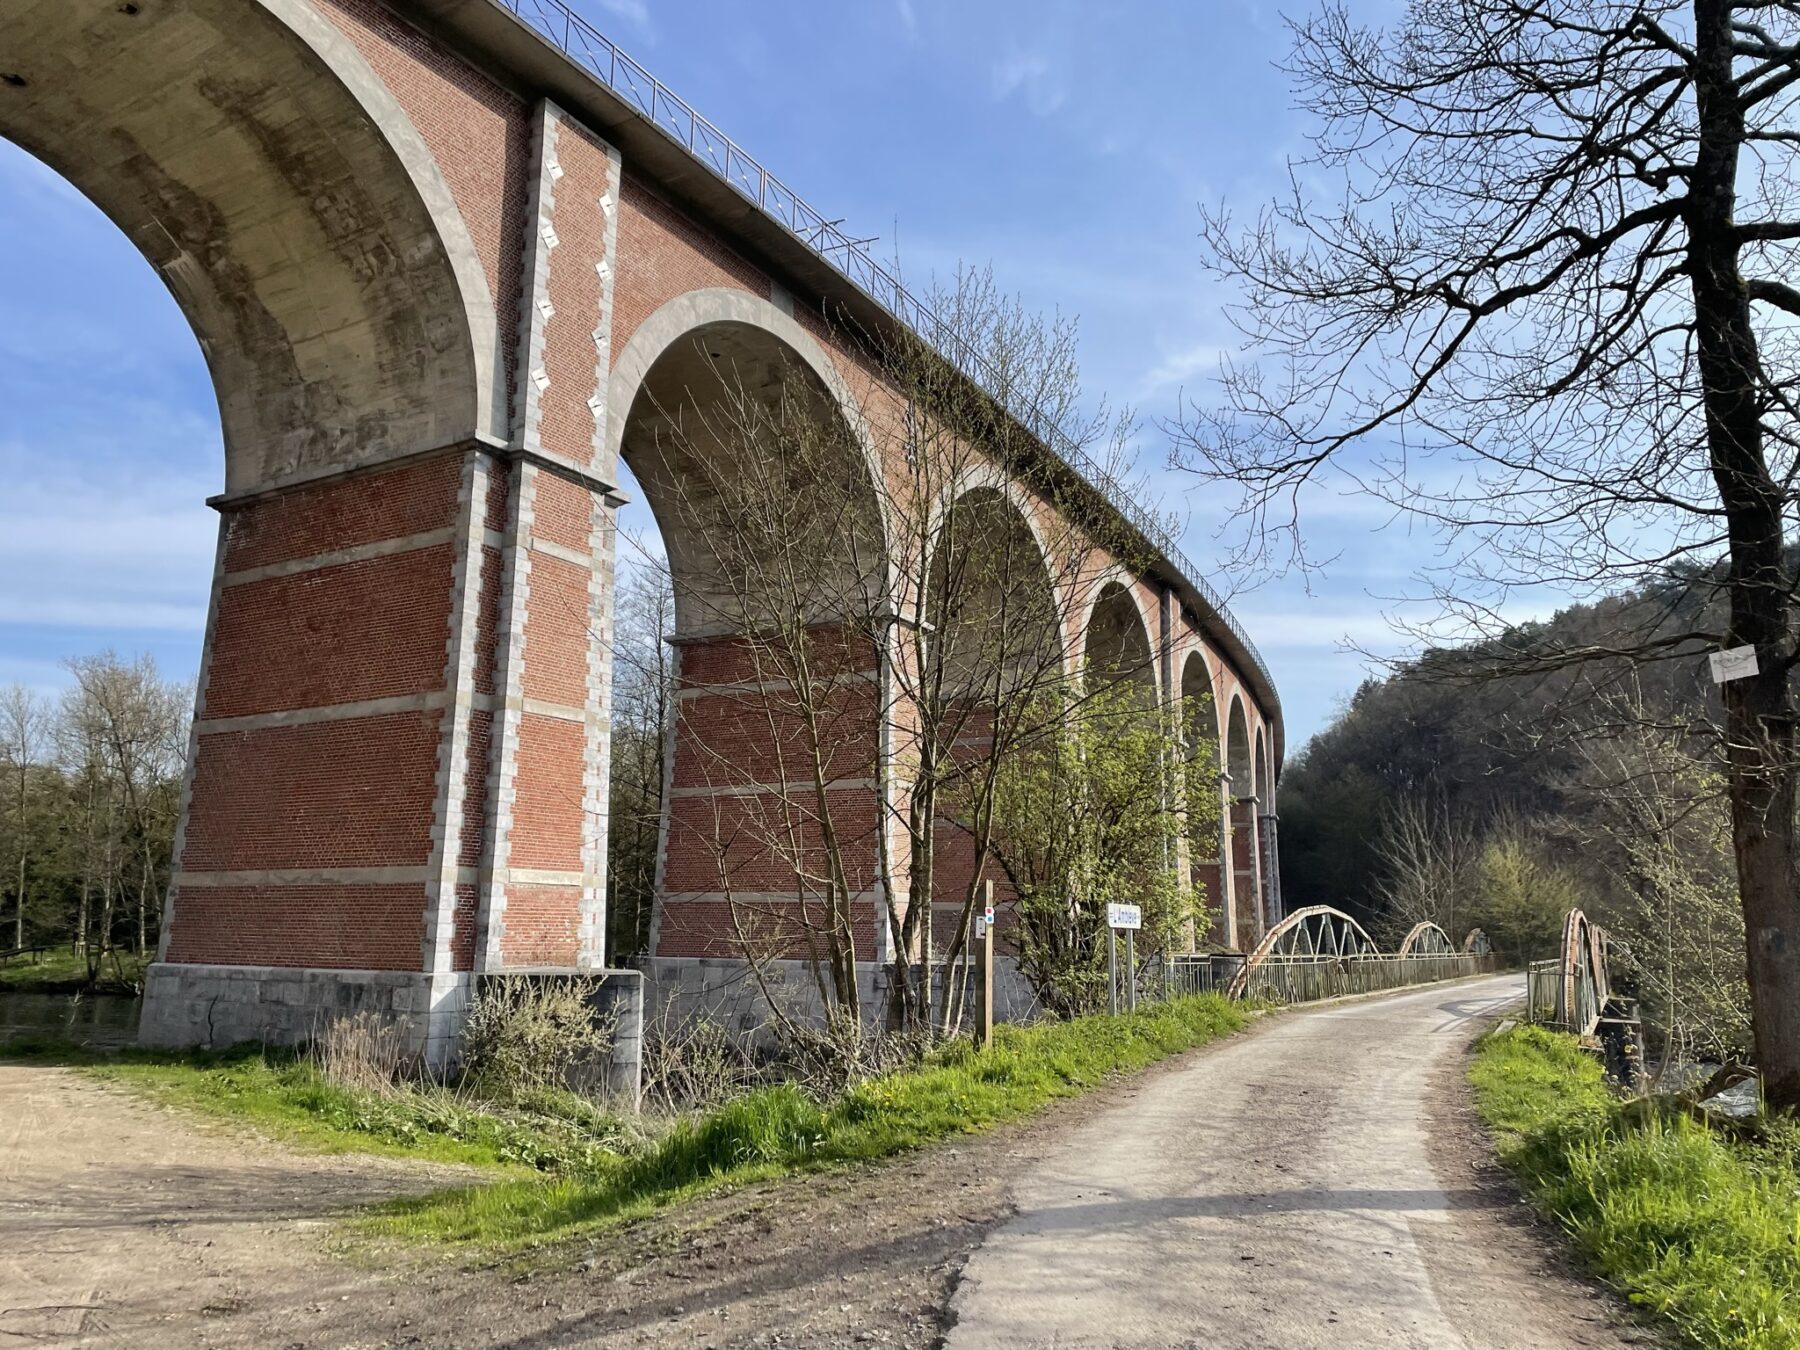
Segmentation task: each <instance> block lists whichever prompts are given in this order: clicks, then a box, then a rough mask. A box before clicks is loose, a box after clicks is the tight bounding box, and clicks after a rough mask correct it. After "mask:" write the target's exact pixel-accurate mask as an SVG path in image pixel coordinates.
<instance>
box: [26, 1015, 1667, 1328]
mask: <svg viewBox="0 0 1800 1350" xmlns="http://www.w3.org/2000/svg"><path fill="white" fill-rule="evenodd" d="M1517 986H1518V981H1517V980H1512V981H1505V980H1495V981H1488V982H1484V983H1480V984H1465V985H1457V986H1443V987H1440V988H1436V989H1432V990H1427V991H1423V992H1419V993H1414V994H1406V995H1400V996H1396V997H1391V998H1386V999H1381V1000H1374V1001H1370V1002H1366V1003H1353V1004H1340V1005H1336V1006H1332V1007H1320V1008H1312V1009H1295V1010H1293V1011H1290V1012H1287V1013H1283V1014H1282V1015H1280V1016H1278V1017H1270V1018H1267V1019H1264V1020H1263V1021H1261V1022H1260V1023H1259V1024H1258V1025H1257V1026H1256V1027H1255V1028H1254V1029H1252V1030H1251V1031H1249V1032H1247V1033H1246V1034H1244V1035H1241V1036H1235V1037H1232V1038H1230V1039H1228V1040H1226V1041H1223V1042H1220V1043H1217V1044H1215V1045H1211V1046H1207V1047H1205V1048H1203V1049H1201V1050H1198V1051H1195V1052H1193V1053H1192V1054H1189V1055H1186V1056H1182V1057H1179V1058H1177V1059H1175V1060H1173V1061H1170V1062H1169V1063H1166V1064H1164V1065H1161V1066H1158V1067H1157V1068H1154V1069H1151V1070H1149V1071H1147V1072H1145V1073H1143V1074H1139V1075H1135V1076H1133V1077H1131V1078H1129V1079H1124V1080H1121V1081H1120V1082H1118V1083H1116V1084H1113V1085H1110V1086H1108V1087H1106V1088H1103V1089H1102V1090H1100V1091H1098V1092H1096V1093H1093V1094H1091V1095H1089V1096H1085V1097H1082V1098H1079V1099H1076V1100H1073V1101H1068V1102H1063V1103H1059V1104H1058V1105H1056V1106H1054V1107H1052V1108H1050V1109H1048V1110H1046V1111H1044V1112H1041V1113H1040V1114H1038V1115H1037V1116H1035V1117H1033V1118H1032V1119H1030V1120H1028V1121H1023V1122H1019V1123H1017V1124H1014V1125H1011V1126H1008V1127H1005V1128H1002V1129H997V1130H993V1131H990V1132H988V1133H986V1134H983V1135H979V1136H974V1137H971V1138H967V1139H962V1140H957V1141H955V1142H953V1143H951V1144H948V1145H945V1146H940V1147H937V1148H932V1149H926V1150H921V1151H920V1152H917V1153H912V1154H908V1155H905V1156H903V1157H900V1158H896V1159H894V1160H892V1161H890V1162H888V1163H884V1164H881V1165H879V1166H875V1167H869V1168H858V1169H853V1170H850V1171H845V1172H840V1173H833V1174H828V1175H823V1176H802V1177H795V1178H791V1179H789V1180H786V1181H781V1182H775V1183H769V1184H764V1185H758V1186H751V1187H746V1188H744V1189H742V1190H738V1191H733V1192H730V1193H728V1194H723V1195H717V1196H711V1197H707V1198H704V1199H702V1200H699V1201H695V1202H692V1203H689V1204H684V1205H681V1206H678V1207H676V1208H673V1209H671V1210H668V1211H665V1212H664V1213H663V1214H660V1215H658V1216H655V1217H654V1218H652V1219H649V1220H646V1221H643V1222H641V1223H638V1224H635V1225H632V1226H630V1227H628V1228H625V1229H622V1230H613V1231H608V1232H605V1233H601V1234H598V1235H596V1236H595V1237H593V1238H591V1239H589V1240H588V1241H586V1242H576V1243H573V1244H564V1245H561V1246H558V1247H554V1248H551V1249H549V1250H548V1251H545V1252H543V1253H541V1254H540V1255H539V1256H538V1257H537V1258H535V1259H533V1260H532V1261H531V1262H529V1263H528V1265H527V1268H526V1269H519V1268H518V1267H516V1266H514V1265H512V1264H511V1263H508V1264H506V1265H502V1266H500V1267H498V1268H496V1267H495V1266H494V1265H492V1264H490V1263H488V1262H486V1261H483V1260H481V1259H479V1258H478V1257H474V1258H472V1257H471V1256H470V1254H467V1253H460V1254H459V1253H449V1254H446V1253H441V1252H435V1251H432V1250H423V1251H421V1250H415V1249H401V1250H388V1249H374V1250H371V1249H367V1248H363V1247H357V1248H353V1249H352V1250H349V1251H345V1250H343V1249H341V1248H340V1247H339V1246H338V1244H337V1242H336V1240H335V1238H334V1235H335V1234H336V1233H337V1231H338V1230H337V1227H336V1225H335V1224H334V1223H333V1222H332V1220H333V1219H335V1218H336V1217H338V1216H340V1215H343V1214H345V1213H346V1212H349V1211H351V1210H353V1209H355V1208H356V1207H357V1206H360V1205H363V1204H367V1203H369V1202H370V1201H373V1200H377V1199H380V1198H382V1197H384V1196H391V1195H395V1194H402V1193H405V1192H408V1191H418V1190H425V1189H429V1188H431V1187H434V1186H442V1185H445V1184H447V1183H456V1182H458V1181H462V1180H465V1179H467V1178H468V1177H469V1175H470V1174H469V1173H467V1172H466V1171H462V1170H460V1169H448V1168H441V1167H431V1166H422V1165H419V1164H412V1163H405V1162H400V1161H397V1160H386V1159H379V1158H367V1157H354V1156H341V1157H321V1156H319V1155H317V1154H308V1153H303V1152H298V1151H296V1150H294V1149H291V1148H287V1147H283V1146H282V1145H280V1144H277V1143H275V1142H272V1141H269V1140H266V1139H260V1138H257V1137H256V1136H254V1135H252V1134H248V1133H246V1132H245V1131H243V1130H242V1129H235V1128H230V1127H227V1126H225V1125H223V1124H221V1123H218V1122H212V1121H206V1120H203V1119H200V1118H198V1117H195V1116H192V1115H189V1114H186V1113H182V1112H177V1111H174V1110H172V1109H170V1108H166V1107H161V1106H157V1105H154V1104H151V1103H149V1102H146V1101H144V1100H142V1099H139V1098H136V1097H133V1096H131V1095H128V1094H125V1093H122V1092H121V1091H119V1090H118V1089H115V1088H111V1087H108V1086H105V1085H102V1084H99V1083H96V1082H94V1081H93V1080H91V1079H88V1078H85V1077H83V1076H81V1075H78V1074H75V1073H71V1072H69V1071H67V1070H61V1069H53V1068H47V1067H43V1066H38V1065H24V1064H3V1063H0V1350H4V1347H6V1346H11V1345H20V1346H24V1345H32V1346H58V1347H61V1346H71V1347H74V1346H81V1347H106V1348H107V1350H121V1348H123V1347H131V1348H132V1350H135V1348H136V1347H141V1346H155V1347H157V1350H182V1348H183V1347H194V1348H195V1350H198V1348H199V1347H205V1348H206V1350H269V1348H270V1347H281V1350H351V1348H352V1347H354V1350H376V1348H377V1347H432V1348H433V1350H438V1348H440V1347H441V1348H445V1350H451V1348H458V1350H460V1348H462V1347H467V1348H468V1350H551V1348H552V1347H567V1346H591V1347H596V1348H597V1350H624V1348H625V1347H642V1346H654V1347H656V1350H728V1348H729V1347H762V1348H763V1350H771V1348H773V1347H780V1350H844V1348H845V1347H850V1348H851V1350H858V1348H859V1347H863V1346H871V1345H873V1346H882V1347H890V1348H891V1350H937V1347H939V1346H942V1345H944V1344H945V1343H946V1342H945V1341H944V1340H943V1337H944V1336H945V1335H946V1334H947V1335H948V1338H949V1339H948V1342H947V1343H948V1345H949V1346H950V1347H952V1350H974V1348H975V1347H987V1346H996V1347H1025V1346H1029V1347H1033V1348H1034V1350H1035V1348H1036V1347H1049V1346H1056V1347H1078V1346H1095V1347H1099V1346H1106V1347H1113V1346H1157V1347H1179V1346H1208V1347H1248V1346H1256V1347H1270V1348H1271V1350H1275V1348H1277V1347H1278V1348H1279V1350H1304V1347H1309V1346H1315V1345H1331V1346H1341V1347H1361V1346H1382V1347H1387V1346H1431V1347H1434V1350H1436V1348H1437V1347H1455V1346H1464V1347H1471V1348H1472V1350H1477V1348H1482V1347H1490V1346H1491V1347H1502V1348H1504V1347H1512V1346H1529V1347H1530V1348H1531V1350H1561V1348H1562V1347H1569V1346H1578V1347H1615V1346H1622V1345H1628V1344H1643V1343H1646V1342H1644V1341H1642V1340H1639V1341H1633V1340H1631V1339H1630V1336H1631V1334H1632V1333H1630V1332H1624V1331H1620V1330H1617V1329H1615V1328H1614V1327H1613V1323H1612V1318H1613V1315H1614V1310H1615V1308H1616V1306H1617V1305H1616V1303H1615V1302H1614V1301H1613V1300H1611V1299H1610V1298H1607V1297H1604V1296H1602V1295H1600V1294H1598V1293H1596V1292H1595V1291H1594V1290H1593V1289H1592V1288H1591V1287H1590V1286H1588V1285H1586V1284H1584V1283H1582V1282H1580V1281H1577V1280H1575V1279H1572V1278H1570V1277H1569V1276H1568V1275H1567V1274H1566V1272H1564V1271H1563V1270H1562V1268H1561V1267H1560V1266H1559V1264H1558V1260H1557V1258H1555V1257H1554V1256H1546V1254H1545V1253H1546V1250H1549V1251H1555V1250H1556V1247H1555V1242H1554V1235H1553V1234H1550V1235H1547V1234H1546V1233H1545V1232H1544V1231H1543V1230H1542V1229H1540V1228H1539V1227H1537V1226H1536V1225H1535V1224H1533V1223H1532V1222H1531V1220H1530V1219H1529V1217H1528V1216H1527V1215H1526V1214H1525V1212H1524V1210H1523V1208H1522V1207H1521V1206H1520V1205H1519V1204H1518V1202H1517V1199H1516V1196H1515V1195H1514V1193H1513V1192H1512V1190H1511V1187H1510V1183H1509V1182H1508V1181H1507V1179H1506V1178H1505V1176H1504V1174H1503V1173H1501V1172H1500V1171H1499V1169H1498V1168H1497V1166H1496V1165H1495V1164H1494V1163H1493V1161H1492V1158H1491V1154H1490V1153H1489V1151H1488V1148H1487V1145H1486V1142H1485V1140H1484V1139H1483V1137H1482V1135H1481V1131H1480V1128H1479V1126H1478V1125H1477V1124H1476V1122H1475V1121H1474V1120H1473V1119H1472V1118H1471V1116H1470V1114H1469V1108H1468V1104H1467V1096H1468V1094H1467V1086H1466V1084H1465V1083H1464V1081H1463V1076H1462V1075H1463V1070H1464V1068H1465V1066H1466V1059H1465V1056H1464V1053H1463V1052H1464V1049H1465V1047H1466V1045H1467V1043H1468V1040H1469V1038H1470V1037H1471V1036H1472V1035H1473V1034H1474V1033H1475V1031H1476V1030H1477V1029H1478V1028H1479V1025H1480V1023H1481V1020H1482V1019H1483V1018H1484V1017H1485V1016H1486V1015H1488V1014H1490V1013H1491V1012H1492V1011H1493V1010H1495V1009H1496V1008H1498V1007H1500V1006H1502V1005H1503V1004H1504V1002H1505V1001H1506V1000H1507V999H1508V998H1509V997H1511V996H1513V995H1514V994H1515V993H1516V992H1517ZM1640 1335H1641V1333H1640Z"/></svg>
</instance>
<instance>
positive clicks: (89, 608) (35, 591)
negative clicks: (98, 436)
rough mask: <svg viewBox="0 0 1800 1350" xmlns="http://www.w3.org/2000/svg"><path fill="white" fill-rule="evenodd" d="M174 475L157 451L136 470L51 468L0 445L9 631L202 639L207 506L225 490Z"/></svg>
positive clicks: (123, 466) (78, 462)
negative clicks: (214, 493) (212, 494)
mask: <svg viewBox="0 0 1800 1350" xmlns="http://www.w3.org/2000/svg"><path fill="white" fill-rule="evenodd" d="M120 444H129V441H128V440H125V439H121V441H120ZM159 465H160V466H163V467H160V469H159V467H158V466H159ZM167 466H168V457H167V456H166V455H163V454H159V453H158V448H157V447H146V448H145V453H144V458H143V460H142V461H141V462H138V463H135V464H134V463H132V462H129V461H127V462H124V463H121V462H120V460H119V459H118V458H117V457H116V456H104V457H98V456H97V457H87V456H72V457H71V458H69V459H67V460H63V461H60V462H58V463H54V464H49V465H46V464H44V463H43V462H42V461H41V459H40V458H39V457H37V456H32V455H28V454H27V453H25V452H24V451H23V450H22V449H21V448H19V447H16V446H12V447H5V446H0V473H4V474H6V475H7V477H8V480H9V483H10V490H9V491H8V492H7V494H6V495H5V497H4V498H3V499H0V624H8V625H28V626H31V627H34V628H69V629H119V630H129V631H136V632H142V631H164V632H193V631H198V630H199V629H201V628H202V627H203V626H204V625H205V621H206V601H207V593H208V590H209V586H210V581H211V576H212V565H213V550H214V545H215V542H216V539H217V517H216V516H214V514H213V513H212V511H211V510H209V509H208V508H207V506H206V504H205V497H206V493H207V492H208V491H210V490H212V489H214V488H215V487H216V482H214V481H213V480H212V478H211V476H210V475H204V476H203V475H202V474H200V473H198V472H195V471H193V470H191V469H190V470H187V471H183V470H181V469H175V468H171V467H167ZM11 654H12V655H15V656H16V655H17V649H16V648H15V650H14V652H13V653H11Z"/></svg>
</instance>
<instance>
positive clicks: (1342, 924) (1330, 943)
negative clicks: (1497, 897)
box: [1226, 905, 1495, 1003]
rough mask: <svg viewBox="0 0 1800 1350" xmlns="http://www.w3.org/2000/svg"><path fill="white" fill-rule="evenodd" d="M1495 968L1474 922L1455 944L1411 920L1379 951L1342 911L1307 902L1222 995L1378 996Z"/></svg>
mask: <svg viewBox="0 0 1800 1350" xmlns="http://www.w3.org/2000/svg"><path fill="white" fill-rule="evenodd" d="M1494 968H1495V962H1494V955H1493V951H1492V948H1491V947H1490V945H1489V943H1488V940H1487V936H1486V934H1484V933H1483V932H1482V931H1481V930H1480V929H1479V928H1477V929H1475V930H1474V931H1473V932H1471V933H1470V934H1469V935H1468V937H1467V938H1465V939H1464V941H1463V943H1462V945H1461V946H1460V947H1459V946H1457V945H1456V944H1455V943H1453V942H1452V941H1451V940H1450V935H1449V934H1448V933H1446V932H1445V931H1444V930H1443V929H1442V928H1439V927H1438V926H1437V925H1436V924H1434V923H1421V924H1418V925H1416V926H1415V927H1414V928H1413V929H1412V931H1411V932H1409V933H1408V934H1407V935H1406V938H1405V940H1404V941H1402V942H1401V944H1400V949H1399V950H1398V951H1395V952H1384V951H1382V950H1381V947H1380V945H1379V944H1378V943H1377V942H1376V941H1375V939H1374V938H1372V937H1370V936H1369V934H1368V932H1367V931H1366V930H1364V928H1363V926H1362V925H1361V924H1360V923H1358V922H1357V921H1356V920H1355V919H1353V918H1351V917H1350V915H1348V914H1346V913H1344V912H1343V911H1342V910H1339V909H1333V908H1331V907H1330V906H1329V905H1311V906H1308V907H1307V908H1305V909H1299V910H1295V911H1294V912H1293V913H1292V914H1290V915H1288V916H1287V918H1285V919H1283V920H1282V921H1281V922H1280V923H1278V924H1276V925H1275V926H1274V927H1273V928H1271V929H1270V930H1269V931H1268V933H1266V934H1265V935H1264V936H1263V940H1262V941H1261V942H1259V943H1257V945H1256V949H1255V950H1254V951H1252V952H1251V953H1250V954H1249V956H1247V957H1246V958H1244V962H1243V966H1242V968H1241V969H1239V970H1238V972H1237V974H1236V975H1235V976H1234V977H1233V978H1232V981H1231V984H1230V985H1229V987H1228V988H1227V991H1226V992H1227V993H1229V994H1230V995H1232V996H1233V997H1235V998H1270V999H1276V1000H1279V1001H1280V1002H1283V1003H1311V1002H1314V1001H1316V1000H1318V999H1323V998H1343V997H1345V996H1347V995H1352V994H1377V993H1381V992H1382V991H1384V990H1388V989H1404V988H1406V987H1408V986H1409V985H1415V984H1435V983H1437V982H1438V981H1440V980H1459V979H1466V978H1468V977H1469V976H1471V975H1485V974H1487V973H1489V972H1490V971H1492V970H1493V969H1494Z"/></svg>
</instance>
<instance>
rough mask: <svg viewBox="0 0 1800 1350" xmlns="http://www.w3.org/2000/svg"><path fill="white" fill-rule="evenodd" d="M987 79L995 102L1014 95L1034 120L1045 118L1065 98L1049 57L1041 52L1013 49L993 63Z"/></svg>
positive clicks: (1060, 105)
mask: <svg viewBox="0 0 1800 1350" xmlns="http://www.w3.org/2000/svg"><path fill="white" fill-rule="evenodd" d="M988 76H989V84H990V87H991V88H992V90H993V94H994V98H995V100H996V101H1001V100H1005V99H1008V98H1011V97H1013V95H1015V94H1017V95H1019V96H1020V97H1021V98H1023V99H1024V100H1025V106H1026V107H1027V108H1029V109H1030V110H1031V112H1032V113H1033V114H1035V115H1036V116H1038V117H1048V116H1049V115H1050V114H1051V113H1053V112H1055V111H1056V110H1057V109H1058V108H1060V107H1062V105H1063V102H1064V100H1065V99H1067V98H1068V90H1067V89H1065V88H1064V87H1063V84H1062V82H1061V80H1059V79H1058V78H1056V71H1055V69H1054V67H1053V66H1052V65H1051V62H1050V58H1049V56H1048V55H1046V54H1045V53H1044V52H1041V51H1027V50H1025V49H1023V48H1019V47H1014V48H1012V49H1011V50H1010V51H1008V52H1007V54H1006V55H1005V56H1003V57H1001V58H1000V59H999V60H998V61H996V62H995V63H994V64H993V66H992V67H991V68H990V70H989V72H988Z"/></svg>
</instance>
